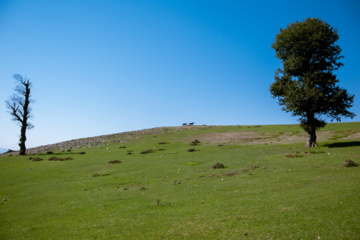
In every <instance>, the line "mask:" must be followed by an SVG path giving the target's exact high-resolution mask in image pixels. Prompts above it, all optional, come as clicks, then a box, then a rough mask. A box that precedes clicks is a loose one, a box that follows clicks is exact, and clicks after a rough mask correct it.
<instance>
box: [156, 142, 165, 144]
mask: <svg viewBox="0 0 360 240" xmlns="http://www.w3.org/2000/svg"><path fill="white" fill-rule="evenodd" d="M158 144H167V142H159V143H158Z"/></svg>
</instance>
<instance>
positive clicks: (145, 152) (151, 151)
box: [140, 149, 154, 154]
mask: <svg viewBox="0 0 360 240" xmlns="http://www.w3.org/2000/svg"><path fill="white" fill-rule="evenodd" d="M153 152H154V150H153V149H148V150H145V151H142V152H140V154H148V153H153Z"/></svg>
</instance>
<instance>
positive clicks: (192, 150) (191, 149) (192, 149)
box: [187, 148, 196, 152]
mask: <svg viewBox="0 0 360 240" xmlns="http://www.w3.org/2000/svg"><path fill="white" fill-rule="evenodd" d="M187 151H188V152H195V151H196V150H195V148H190V149H189V150H187Z"/></svg>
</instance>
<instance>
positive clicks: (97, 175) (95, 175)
mask: <svg viewBox="0 0 360 240" xmlns="http://www.w3.org/2000/svg"><path fill="white" fill-rule="evenodd" d="M109 175H110V173H104V174H99V173H94V174H93V175H91V176H92V177H104V176H109Z"/></svg>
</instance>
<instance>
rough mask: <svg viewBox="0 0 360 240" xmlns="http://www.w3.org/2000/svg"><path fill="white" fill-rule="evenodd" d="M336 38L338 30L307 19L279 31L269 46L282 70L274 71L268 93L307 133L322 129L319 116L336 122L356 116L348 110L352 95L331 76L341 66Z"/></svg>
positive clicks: (339, 50)
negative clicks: (273, 77)
mask: <svg viewBox="0 0 360 240" xmlns="http://www.w3.org/2000/svg"><path fill="white" fill-rule="evenodd" d="M338 39H339V35H338V33H337V30H336V29H334V28H332V27H330V25H329V24H328V23H326V22H324V21H322V20H321V19H317V18H307V19H306V20H304V21H303V22H295V23H291V24H290V25H288V26H287V28H286V29H280V33H279V34H278V35H277V36H276V39H275V42H274V43H273V44H272V46H271V47H272V48H273V49H274V50H275V51H276V57H277V58H279V59H280V60H281V61H282V64H283V68H282V69H277V71H276V72H275V82H274V83H273V84H272V85H271V87H270V92H271V94H272V96H273V97H274V98H278V100H279V104H280V105H281V106H283V110H284V111H286V112H291V113H292V115H293V116H298V117H299V119H300V121H301V127H302V128H304V129H305V130H306V131H307V132H309V131H310V130H312V129H313V130H314V129H318V128H321V127H324V126H325V124H326V122H325V121H323V120H321V119H319V118H320V117H321V116H322V115H325V116H327V117H329V118H330V119H332V120H337V121H340V120H341V116H344V117H350V118H353V117H354V116H355V114H354V113H352V112H349V111H348V110H347V109H348V108H350V107H352V104H353V99H354V95H350V94H348V92H347V90H346V89H343V88H340V87H339V86H337V85H336V84H337V83H338V82H339V80H338V79H337V77H336V75H335V74H333V71H335V70H337V69H338V68H339V67H341V66H342V65H343V64H342V63H341V62H340V60H341V58H343V56H342V55H341V48H340V47H339V46H338V45H336V44H335V42H336V41H337V40H338Z"/></svg>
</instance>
